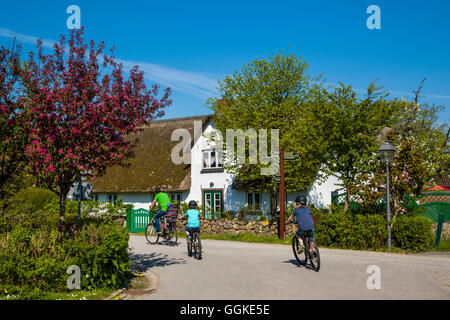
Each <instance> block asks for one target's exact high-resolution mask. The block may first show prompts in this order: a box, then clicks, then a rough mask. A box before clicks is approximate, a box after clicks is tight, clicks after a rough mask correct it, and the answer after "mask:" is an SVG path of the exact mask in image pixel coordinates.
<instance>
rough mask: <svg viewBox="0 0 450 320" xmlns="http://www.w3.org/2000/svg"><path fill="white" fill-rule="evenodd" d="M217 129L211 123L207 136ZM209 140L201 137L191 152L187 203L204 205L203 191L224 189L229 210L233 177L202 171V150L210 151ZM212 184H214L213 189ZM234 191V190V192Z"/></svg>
mask: <svg viewBox="0 0 450 320" xmlns="http://www.w3.org/2000/svg"><path fill="white" fill-rule="evenodd" d="M214 129H215V127H214V125H213V123H212V122H211V121H210V122H209V123H208V124H207V127H206V128H205V130H204V133H205V134H208V133H210V132H212V131H214ZM210 148H211V147H210V145H209V143H208V139H207V138H206V137H205V136H203V135H202V136H200V137H199V138H198V140H197V141H196V143H195V144H194V146H193V148H192V150H191V189H190V191H189V195H188V196H187V198H186V201H187V202H189V201H191V200H195V201H197V203H198V204H202V189H223V193H224V199H223V201H224V209H225V210H228V209H227V206H228V203H232V201H231V202H230V199H229V196H230V192H229V188H231V183H232V176H231V175H230V174H228V173H227V172H225V171H223V172H203V173H202V172H201V171H202V150H204V149H210ZM211 182H212V183H213V184H214V185H213V186H212V187H211ZM233 191H234V190H233Z"/></svg>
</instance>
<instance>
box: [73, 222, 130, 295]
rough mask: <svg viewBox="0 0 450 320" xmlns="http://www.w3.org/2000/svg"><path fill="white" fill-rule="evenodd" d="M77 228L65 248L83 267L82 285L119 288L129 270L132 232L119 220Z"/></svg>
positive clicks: (74, 261) (86, 286)
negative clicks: (127, 230)
mask: <svg viewBox="0 0 450 320" xmlns="http://www.w3.org/2000/svg"><path fill="white" fill-rule="evenodd" d="M76 231H77V230H75V232H74V234H73V238H71V239H69V240H67V242H66V244H65V248H66V250H67V253H68V255H69V256H71V257H73V258H74V259H73V261H72V263H73V264H75V265H78V266H79V267H80V269H81V274H82V275H83V277H82V283H81V284H82V287H84V288H87V289H95V288H117V287H118V286H119V285H120V284H122V283H123V281H124V280H125V278H126V275H127V273H128V271H129V257H128V240H129V235H128V232H126V230H125V229H124V228H123V227H121V226H119V225H117V224H116V223H107V224H106V223H104V224H99V225H96V224H88V225H85V226H83V227H82V228H81V230H80V231H78V232H76Z"/></svg>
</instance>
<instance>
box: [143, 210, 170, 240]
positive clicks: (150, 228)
mask: <svg viewBox="0 0 450 320" xmlns="http://www.w3.org/2000/svg"><path fill="white" fill-rule="evenodd" d="M177 215H178V209H176V210H175V213H174V210H173V209H172V210H171V208H169V209H168V210H167V213H166V214H165V215H164V216H162V217H161V218H159V219H160V226H161V230H162V234H161V235H160V234H158V232H157V231H156V225H155V217H153V218H152V220H151V221H150V223H149V224H147V226H146V227H145V239H147V242H148V243H150V244H156V243H158V241H159V238H160V237H162V238H163V239H165V240H166V242H167V244H168V245H169V246H174V245H176V244H177V241H178V230H177V223H176V221H177Z"/></svg>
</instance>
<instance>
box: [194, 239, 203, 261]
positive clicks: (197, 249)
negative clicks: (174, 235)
mask: <svg viewBox="0 0 450 320" xmlns="http://www.w3.org/2000/svg"><path fill="white" fill-rule="evenodd" d="M192 246H193V249H194V257H195V258H196V259H198V260H200V259H201V258H202V243H201V241H200V234H199V233H198V232H194V234H193V238H192Z"/></svg>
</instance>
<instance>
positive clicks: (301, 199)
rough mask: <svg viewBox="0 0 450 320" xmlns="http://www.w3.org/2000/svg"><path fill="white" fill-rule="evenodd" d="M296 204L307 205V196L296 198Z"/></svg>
mask: <svg viewBox="0 0 450 320" xmlns="http://www.w3.org/2000/svg"><path fill="white" fill-rule="evenodd" d="M295 203H300V204H303V205H305V204H306V197H305V196H298V197H297V198H295Z"/></svg>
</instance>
